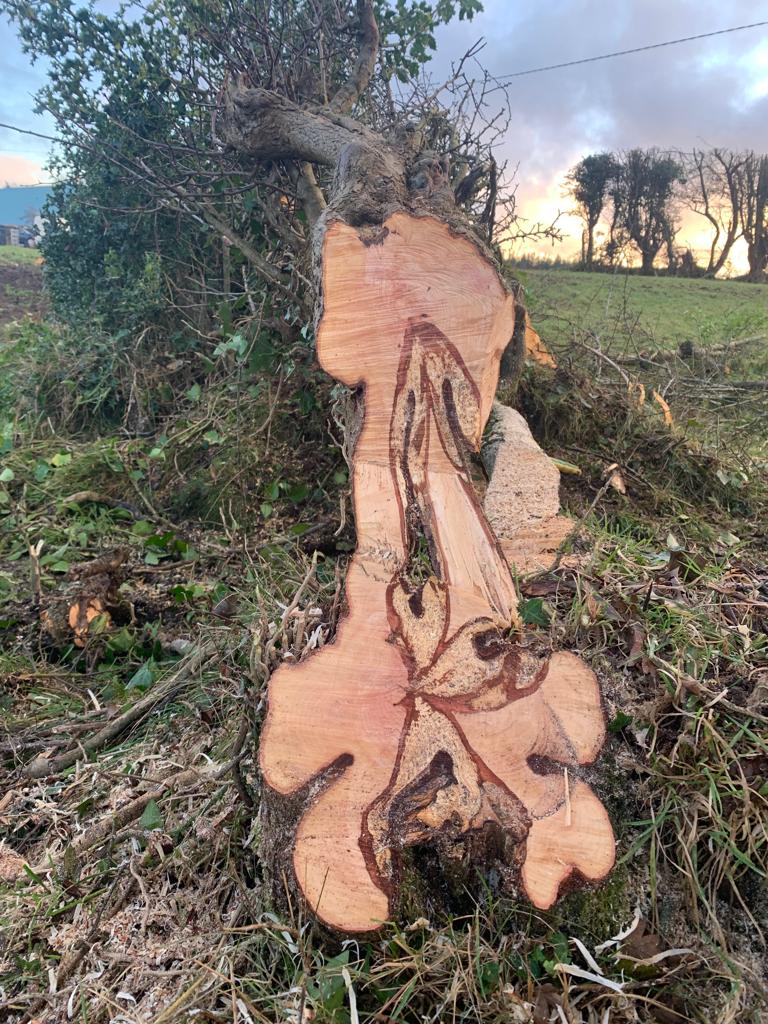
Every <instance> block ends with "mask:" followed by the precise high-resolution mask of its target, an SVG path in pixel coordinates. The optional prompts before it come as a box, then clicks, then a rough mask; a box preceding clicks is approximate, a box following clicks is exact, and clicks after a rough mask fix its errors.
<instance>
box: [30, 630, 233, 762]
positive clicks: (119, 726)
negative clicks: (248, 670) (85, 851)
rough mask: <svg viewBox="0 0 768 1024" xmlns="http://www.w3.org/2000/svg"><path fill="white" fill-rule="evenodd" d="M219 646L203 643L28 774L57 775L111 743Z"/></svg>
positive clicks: (186, 681) (174, 690)
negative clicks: (143, 691)
mask: <svg viewBox="0 0 768 1024" xmlns="http://www.w3.org/2000/svg"><path fill="white" fill-rule="evenodd" d="M215 651H216V647H215V645H214V644H213V643H207V644H204V645H203V646H202V647H200V648H198V649H197V650H195V651H193V652H192V653H191V654H189V655H188V656H187V657H186V658H185V659H184V660H183V661H182V662H181V664H180V665H179V667H178V668H177V669H176V671H175V672H174V673H173V674H172V675H171V676H170V677H169V678H168V679H166V680H165V681H164V682H162V683H159V684H157V686H155V687H154V688H153V689H152V690H151V691H150V692H149V693H147V694H146V695H145V696H144V697H141V698H140V699H139V700H137V701H136V703H135V704H133V705H132V706H131V707H130V708H128V710H127V711H124V712H123V713H122V714H121V715H118V716H117V717H116V718H114V719H112V721H111V722H108V723H107V724H106V725H105V726H104V727H103V728H102V729H100V730H99V731H98V732H97V733H96V734H95V735H94V736H92V737H91V738H90V739H88V740H84V741H83V742H82V743H78V745H77V746H76V747H73V748H72V749H70V750H68V751H66V752H65V753H63V754H60V755H59V756H58V757H55V758H48V757H44V756H39V757H36V758H35V760H34V761H32V763H31V764H29V765H28V766H27V768H26V774H27V775H28V776H29V777H30V778H33V779H40V778H45V777H46V776H49V775H57V774H58V773H59V772H61V771H64V770H65V769H66V768H70V767H71V766H72V765H73V764H75V762H77V761H79V760H80V759H81V758H82V759H83V760H86V759H88V758H89V757H90V756H91V755H92V754H95V753H96V751H97V750H100V749H101V748H102V747H105V746H107V745H108V744H109V743H111V742H112V741H113V740H115V739H117V737H118V736H120V735H122V734H123V733H124V732H125V731H126V730H127V729H129V728H130V727H131V726H134V725H136V724H137V723H138V722H140V721H141V720H142V719H143V718H144V717H145V716H146V715H148V714H150V713H151V712H152V711H155V710H156V709H157V708H158V707H160V705H162V704H164V703H165V702H166V701H169V700H171V699H172V698H173V697H176V696H177V695H178V694H179V693H180V692H181V691H182V690H183V689H184V688H185V687H186V686H187V685H188V684H189V682H190V680H191V677H192V676H193V675H194V674H195V673H197V672H198V671H200V669H201V668H202V667H203V665H204V664H205V663H206V662H207V661H209V660H210V659H211V658H212V657H213V656H214V654H215Z"/></svg>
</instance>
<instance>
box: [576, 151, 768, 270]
mask: <svg viewBox="0 0 768 1024" xmlns="http://www.w3.org/2000/svg"><path fill="white" fill-rule="evenodd" d="M566 187H567V192H568V194H569V195H570V196H572V197H573V199H574V200H575V202H576V207H577V211H578V213H579V215H580V216H581V218H582V219H583V221H584V231H583V235H582V252H581V262H582V265H583V266H584V267H585V268H586V269H590V270H591V269H598V268H600V267H602V266H609V267H610V266H616V265H617V264H621V263H635V262H637V261H639V265H640V272H641V273H643V274H652V273H655V272H656V271H657V269H658V263H659V261H660V260H665V267H664V269H666V271H667V272H669V273H675V274H679V275H681V276H686V277H699V276H701V277H715V276H716V275H717V274H718V273H720V271H721V270H723V268H724V267H726V265H727V263H728V260H729V259H730V256H731V253H732V250H733V247H734V245H735V244H736V242H737V241H739V240H740V239H742V238H743V239H744V241H745V242H746V246H747V259H748V262H749V270H748V272H747V275H746V277H747V280H749V281H764V280H766V276H767V274H768V155H765V154H757V153H754V152H752V151H751V150H747V151H745V152H734V151H733V150H729V149H710V150H704V149H694V150H693V151H692V152H690V153H685V152H681V151H664V150H661V149H658V148H651V149H630V150H627V151H624V152H619V153H608V152H602V153H593V154H590V155H589V156H586V157H584V158H583V159H582V160H580V161H579V162H578V163H577V164H576V165H575V167H573V168H572V169H571V170H570V172H569V173H568V176H567V178H566ZM686 211H691V212H693V213H694V214H698V215H699V216H700V217H702V218H704V220H706V221H707V222H708V224H709V227H710V231H711V241H710V246H709V249H708V251H707V253H706V255H705V261H704V262H699V261H697V259H696V256H695V255H694V253H693V252H692V250H691V249H690V248H687V247H684V246H679V245H678V244H677V235H678V232H679V229H680V223H681V220H682V217H683V215H684V213H685V212H686ZM601 223H603V224H604V225H605V241H603V242H602V243H600V244H598V227H599V225H600V224H601Z"/></svg>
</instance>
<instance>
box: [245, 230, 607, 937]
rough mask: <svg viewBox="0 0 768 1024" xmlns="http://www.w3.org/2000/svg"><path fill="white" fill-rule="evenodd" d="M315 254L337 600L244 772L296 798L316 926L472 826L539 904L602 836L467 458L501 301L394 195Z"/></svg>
mask: <svg viewBox="0 0 768 1024" xmlns="http://www.w3.org/2000/svg"><path fill="white" fill-rule="evenodd" d="M322 268H323V282H322V283H323V299H324V307H323V315H322V320H321V322H320V329H319V335H318V356H319V359H320V362H321V364H322V366H323V368H324V369H325V370H327V372H328V373H329V374H331V375H332V376H333V377H335V378H336V379H337V380H339V381H341V382H343V383H344V384H347V385H349V386H352V387H356V386H362V387H363V389H364V422H363V427H362V431H361V433H360V436H359V438H358V440H357V444H356V447H355V451H354V459H353V461H354V473H353V498H354V510H355V522H356V529H357V548H356V551H355V554H354V557H353V558H352V561H351V564H350V566H349V573H348V576H347V583H346V598H347V605H348V614H347V615H346V617H345V618H344V619H343V621H342V622H341V625H340V627H339V630H338V635H337V637H336V639H335V641H334V642H333V643H332V644H330V645H328V646H327V647H325V648H324V649H322V650H320V651H319V652H317V653H315V654H312V655H310V656H309V657H307V658H306V659H305V660H304V661H303V662H302V663H300V664H298V665H286V666H284V667H281V668H280V669H279V670H278V671H277V672H276V673H275V674H274V676H273V677H272V679H271V681H270V685H269V712H268V716H267V720H266V724H265V727H264V731H263V735H262V741H261V768H262V771H263V775H264V779H265V782H266V784H267V786H268V787H270V789H271V790H273V791H274V793H275V798H277V794H282V795H283V796H286V797H287V796H296V797H298V796H301V799H300V800H299V799H294V800H293V801H287V802H286V804H287V805H289V804H290V805H291V806H293V807H296V806H299V807H300V808H301V810H300V812H299V820H298V821H297V822H295V835H294V838H293V847H292V851H291V858H290V859H292V866H293V871H294V872H295V878H296V881H297V883H298V885H299V887H300V889H301V891H302V892H303V894H304V896H305V897H306V899H307V901H308V903H309V905H310V907H311V908H312V909H313V910H314V911H315V912H316V914H317V915H318V916H319V917H320V918H321V919H322V920H323V921H325V922H326V923H327V924H328V925H330V926H332V927H333V928H335V929H337V930H340V931H344V932H365V931H369V930H371V929H375V928H376V927H378V926H379V925H380V924H381V923H382V922H384V921H385V920H387V919H388V917H389V916H390V914H391V912H392V908H393V905H394V904H395V901H396V898H397V896H398V886H399V884H400V880H401V862H402V856H403V850H404V849H405V848H406V847H409V846H413V845H417V844H419V845H421V844H430V843H432V844H435V845H437V846H438V847H439V846H440V845H441V844H442V845H445V844H446V843H451V842H456V841H458V840H460V839H461V838H462V837H467V836H471V835H475V836H477V837H483V836H493V837H494V844H495V847H494V848H495V849H497V850H498V851H499V856H501V857H503V858H504V860H505V862H506V864H507V865H509V866H510V867H511V868H514V869H516V870H517V871H518V877H519V885H520V888H521V890H522V891H523V892H524V893H525V894H526V895H527V896H528V898H529V899H530V900H531V901H532V902H533V903H534V904H535V905H536V906H537V907H541V908H546V907H549V906H550V905H551V904H552V903H553V902H554V901H555V899H556V898H557V895H558V892H559V890H560V888H561V886H562V885H563V883H564V882H566V881H567V880H568V879H571V878H572V877H573V878H581V879H586V880H590V881H596V880H599V879H601V878H603V877H604V876H605V875H606V874H607V873H608V871H609V870H610V868H611V867H612V865H613V860H614V839H613V833H612V830H611V825H610V822H609V820H608V816H607V814H606V811H605V809H604V808H603V806H602V804H601V803H600V801H599V800H598V798H597V797H596V796H595V794H594V793H593V791H592V790H591V789H590V787H589V786H588V785H587V784H586V783H585V782H584V781H583V780H582V779H581V777H580V776H581V769H582V766H585V765H589V764H590V763H592V762H593V761H594V760H595V758H596V757H597V755H598V753H599V751H600V748H601V746H602V743H603V738H604V717H603V712H602V709H601V703H600V693H599V688H598V685H597V681H596V679H595V676H594V674H593V673H592V671H591V670H590V669H589V668H588V667H587V665H586V664H585V663H584V662H583V661H582V660H581V659H580V658H579V657H577V656H576V655H574V654H570V653H567V652H558V653H554V654H551V653H547V652H545V651H544V650H543V649H534V648H532V647H531V646H530V645H529V644H526V643H524V642H523V637H522V635H521V632H520V628H519V627H520V621H519V618H518V611H517V600H516V595H515V588H514V584H513V580H512V576H511V573H510V569H509V566H508V564H507V562H506V561H505V558H504V555H503V554H502V551H501V548H500V545H499V542H498V540H497V538H496V537H495V536H494V533H493V532H492V529H491V527H490V525H489V523H488V520H487V519H486V517H485V515H484V513H483V510H482V508H481V505H480V503H479V501H478V498H477V496H476V492H475V488H474V486H473V483H472V478H471V475H470V467H469V462H468V460H469V457H470V454H471V453H472V452H473V451H474V452H477V451H478V449H479V445H480V439H481V436H482V432H483V428H484V426H485V423H486V421H487V419H488V416H489V413H490V410H491V405H492V403H493V398H494V394H495V390H496V384H497V377H498V368H499V361H500V357H501V355H502V352H503V350H504V348H505V346H506V344H507V342H508V341H509V338H510V337H511V335H512V333H513V327H514V300H513V299H512V297H511V296H510V295H509V294H508V293H507V291H506V290H505V288H504V287H503V285H502V283H501V281H500V279H499V277H498V275H497V273H496V271H495V269H494V268H493V266H492V265H491V263H490V262H489V261H488V260H487V259H486V258H485V256H484V255H482V254H481V252H480V250H479V249H478V248H477V247H476V246H475V245H474V244H473V243H472V242H471V241H470V240H469V239H468V238H466V237H462V236H461V235H459V234H456V233H454V232H453V231H452V230H451V229H450V228H449V227H448V226H447V224H445V223H442V222H441V221H439V220H437V219H434V218H432V217H427V216H421V217H417V216H412V215H410V214H408V213H405V212H402V213H395V214H393V215H391V216H390V217H389V218H388V219H387V220H386V221H385V223H384V224H383V226H379V227H371V228H368V229H360V230H356V229H354V228H352V227H349V226H348V225H346V224H344V223H343V222H342V221H340V220H337V221H333V222H332V223H330V225H329V226H328V227H327V228H326V230H325V233H324V238H323V249H322ZM520 465H521V470H520V471H521V472H525V471H526V466H525V463H524V462H521V464H520ZM505 474H506V478H507V479H509V481H510V482H509V486H510V488H511V490H514V489H515V481H514V478H513V477H514V474H513V473H512V474H511V473H510V465H509V460H507V462H506V464H505ZM524 483H525V482H524V481H521V487H520V488H519V490H520V492H524V491H525V486H524ZM497 491H498V488H497ZM498 499H499V496H498V493H497V494H496V497H495V502H496V506H497V507H498ZM536 515H537V510H536V509H532V510H531V519H535V518H536ZM523 525H525V524H523Z"/></svg>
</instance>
